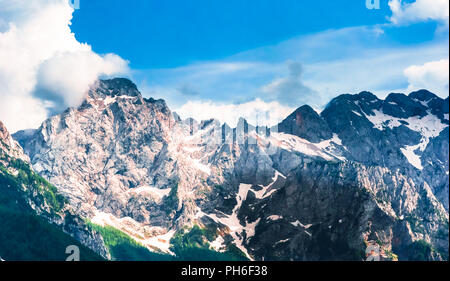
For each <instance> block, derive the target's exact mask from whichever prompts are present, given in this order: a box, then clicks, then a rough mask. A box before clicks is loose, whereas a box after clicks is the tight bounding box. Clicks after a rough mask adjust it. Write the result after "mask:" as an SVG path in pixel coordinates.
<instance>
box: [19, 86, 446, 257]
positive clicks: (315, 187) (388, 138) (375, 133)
mask: <svg viewBox="0 0 450 281" xmlns="http://www.w3.org/2000/svg"><path fill="white" fill-rule="evenodd" d="M15 137H16V139H17V140H18V141H19V142H20V143H21V144H22V146H23V147H24V150H25V152H26V154H27V155H28V156H29V158H30V161H31V163H32V165H33V168H34V170H35V171H37V172H38V173H39V174H40V175H41V176H43V177H44V178H46V179H47V180H49V181H50V182H51V183H52V184H54V185H55V186H56V187H57V188H58V191H59V192H60V193H61V194H62V195H64V197H66V198H67V199H68V202H69V205H70V207H71V208H72V209H73V210H74V212H75V213H76V214H79V215H81V216H82V217H84V218H87V219H89V220H91V221H92V222H93V223H96V224H100V225H110V226H113V227H116V228H118V229H120V230H122V231H124V232H125V233H127V234H128V235H130V236H131V237H132V238H134V239H135V240H137V241H138V242H140V243H141V244H143V245H145V246H146V247H148V248H149V249H151V250H154V251H160V252H165V253H172V252H171V248H170V246H171V245H170V239H171V238H172V237H173V236H174V234H176V233H179V232H180V230H181V229H182V228H183V227H184V226H188V227H192V226H193V225H199V226H200V227H202V228H205V229H208V230H212V231H213V232H214V233H215V234H214V235H213V238H214V239H213V240H212V241H210V245H209V246H210V247H211V248H212V249H214V250H217V251H224V250H227V249H228V250H229V249H230V248H233V247H235V248H236V247H237V248H238V249H239V251H240V252H242V253H243V254H244V255H245V256H247V257H248V258H250V259H257V260H262V259H265V260H269V259H273V260H341V259H345V260H360V259H363V258H364V250H365V248H366V246H365V244H366V243H368V242H369V241H377V242H378V243H379V244H381V245H382V249H383V251H384V253H385V254H384V255H385V256H386V259H395V255H398V257H399V258H400V259H414V257H416V256H415V253H414V252H413V251H412V250H411V249H415V247H414V245H415V243H419V241H420V243H425V245H426V247H428V248H427V249H428V250H427V253H426V258H427V259H442V258H448V257H446V256H445V254H444V253H448V99H447V100H442V99H440V98H438V97H437V96H435V95H433V94H432V93H429V92H427V91H419V92H416V93H411V94H410V95H409V96H406V95H402V94H391V95H389V96H388V97H387V98H386V99H385V100H380V99H378V98H377V97H376V96H374V95H372V94H370V93H368V92H363V93H360V94H358V95H341V96H339V97H337V98H335V99H333V100H332V101H331V102H330V103H329V105H328V106H327V107H326V109H325V110H324V111H323V112H322V113H321V114H320V115H319V114H318V113H316V112H315V111H314V110H313V109H312V108H310V107H309V106H303V107H301V108H299V109H298V110H296V111H295V112H294V113H293V114H291V115H290V116H288V117H287V118H286V119H285V120H284V121H283V122H281V123H280V124H279V125H278V126H277V127H275V128H271V129H269V128H266V127H264V128H260V127H256V128H255V127H253V126H252V125H251V124H248V123H247V121H245V120H243V119H241V120H240V122H239V124H238V125H237V127H236V128H229V127H228V126H226V125H221V124H220V122H218V121H217V120H214V119H213V120H207V121H201V122H197V121H195V120H192V119H188V120H181V119H180V118H179V117H178V116H177V115H176V114H173V113H172V112H171V111H170V110H169V108H168V107H167V106H166V104H165V102H164V101H163V100H154V99H146V98H143V97H142V96H141V94H140V93H139V91H138V90H137V88H136V86H135V85H134V84H133V83H132V82H131V81H129V80H126V79H113V80H103V81H99V82H98V83H97V84H96V85H94V86H93V87H92V88H91V90H90V91H89V93H88V95H87V97H86V100H85V101H84V103H83V104H82V105H81V106H80V107H78V108H69V109H67V110H66V111H65V112H63V113H62V114H59V115H56V116H53V117H51V118H50V119H48V120H47V121H45V122H44V123H43V124H42V126H41V127H40V128H39V129H37V130H36V131H34V132H33V133H31V134H30V133H29V132H28V133H27V134H24V133H20V132H19V133H18V134H16V135H15Z"/></svg>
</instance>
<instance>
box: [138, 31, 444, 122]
mask: <svg viewBox="0 0 450 281" xmlns="http://www.w3.org/2000/svg"><path fill="white" fill-rule="evenodd" d="M382 28H383V27H382V26H361V27H350V28H344V29H338V30H327V31H324V32H319V33H316V34H310V35H307V36H302V37H299V38H293V39H291V40H287V41H284V42H281V43H279V44H276V45H273V46H266V47H261V48H258V49H254V50H249V51H246V52H242V53H239V54H236V55H234V56H232V57H229V58H226V59H224V60H222V61H217V62H205V63H196V64H193V65H189V66H185V67H180V68H174V69H164V70H151V71H150V72H143V73H140V75H141V77H151V78H152V80H151V81H145V83H142V85H144V86H145V87H144V89H146V90H144V93H145V94H147V95H156V96H157V97H159V98H164V99H166V100H167V101H168V104H169V106H171V107H172V108H174V109H175V110H177V111H179V109H180V108H181V107H182V106H183V105H184V104H186V103H188V102H195V103H196V104H201V103H204V102H212V103H219V104H222V105H223V104H227V103H228V104H241V103H247V102H251V101H254V100H256V99H258V100H259V101H260V102H267V103H270V102H273V101H277V102H278V103H279V104H283V105H284V106H286V107H288V108H296V107H298V106H301V105H303V104H309V105H312V106H314V107H315V108H317V109H319V110H320V108H321V107H323V106H324V105H325V104H326V103H327V102H328V101H329V100H330V99H331V98H333V97H335V96H337V95H339V94H343V93H358V92H360V91H364V90H369V91H372V92H374V93H376V94H377V95H379V96H380V97H384V96H386V95H387V94H389V93H390V92H393V91H396V92H398V91H408V90H409V88H411V87H410V81H409V77H407V76H405V72H404V71H405V69H407V68H409V67H411V66H412V65H424V64H426V63H427V62H431V61H439V60H442V59H448V56H449V54H448V38H445V39H442V38H441V39H435V40H432V41H430V42H426V43H421V44H413V45H411V44H410V45H401V44H395V43H392V41H391V40H390V38H388V35H386V34H384V33H383V32H380V30H382ZM300 63H301V64H300ZM222 65H228V66H233V67H227V68H223V67H218V68H217V70H215V68H216V67H217V66H222ZM289 65H290V66H291V67H289ZM287 66H288V67H287ZM300 66H301V67H300ZM224 69H227V71H224ZM184 84H188V85H190V87H192V88H194V89H195V90H196V91H195V92H196V93H198V94H197V95H195V96H192V95H191V96H187V95H182V94H180V92H179V91H176V90H175V91H174V90H173V89H174V88H179V87H180V86H181V85H184ZM433 89H434V88H433ZM436 93H437V94H439V95H441V96H445V95H448V93H445V92H442V91H437V92H436ZM236 114H237V113H236Z"/></svg>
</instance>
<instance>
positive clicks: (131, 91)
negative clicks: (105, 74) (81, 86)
mask: <svg viewBox="0 0 450 281" xmlns="http://www.w3.org/2000/svg"><path fill="white" fill-rule="evenodd" d="M89 96H90V97H92V98H106V97H111V98H114V97H117V96H124V97H141V93H140V92H139V90H138V89H137V86H136V84H134V83H133V82H132V81H131V80H129V79H127V78H114V79H107V80H98V81H97V82H96V83H95V84H94V85H93V86H92V87H91V89H90V90H89Z"/></svg>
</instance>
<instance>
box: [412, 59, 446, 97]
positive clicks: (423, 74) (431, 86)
mask: <svg viewBox="0 0 450 281" xmlns="http://www.w3.org/2000/svg"><path fill="white" fill-rule="evenodd" d="M404 74H405V76H406V77H407V78H408V82H409V86H408V91H413V90H419V89H427V90H429V91H431V92H433V93H435V94H437V95H439V96H441V97H443V98H446V97H448V95H449V60H448V59H443V60H439V61H432V62H427V63H425V64H423V65H413V66H410V67H408V68H406V69H405V71H404Z"/></svg>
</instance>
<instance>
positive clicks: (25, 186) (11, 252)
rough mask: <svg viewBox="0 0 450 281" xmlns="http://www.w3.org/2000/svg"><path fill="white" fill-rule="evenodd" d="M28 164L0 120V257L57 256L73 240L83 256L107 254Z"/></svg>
mask: <svg viewBox="0 0 450 281" xmlns="http://www.w3.org/2000/svg"><path fill="white" fill-rule="evenodd" d="M30 166H31V165H30V164H29V159H28V157H27V156H26V155H25V154H24V153H23V151H22V148H21V147H20V146H19V145H18V144H17V142H16V141H14V140H13V139H12V138H11V136H10V134H9V132H8V131H7V130H6V128H5V127H4V125H3V124H2V123H1V122H0V238H1V239H0V240H1V241H0V254H1V257H2V258H4V259H5V260H9V261H18V260H25V261H28V260H61V261H63V260H65V258H66V252H65V251H66V247H67V246H69V245H76V246H78V247H79V249H80V253H81V255H82V256H83V260H102V257H101V256H103V258H108V257H109V254H108V251H107V250H106V248H105V246H104V245H103V240H102V237H101V236H100V235H99V234H98V233H96V232H93V231H92V230H91V229H89V228H88V227H87V226H86V225H85V223H84V220H83V219H82V218H81V217H80V216H78V215H77V214H75V213H74V212H73V210H72V209H71V207H70V206H69V205H68V202H67V200H66V199H65V198H64V197H63V196H62V195H61V194H59V192H58V190H57V189H56V187H54V186H53V185H51V184H50V183H48V182H47V181H46V180H45V179H44V178H42V177H40V176H39V175H37V174H36V173H35V172H34V171H33V170H32V168H31V167H30Z"/></svg>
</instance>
